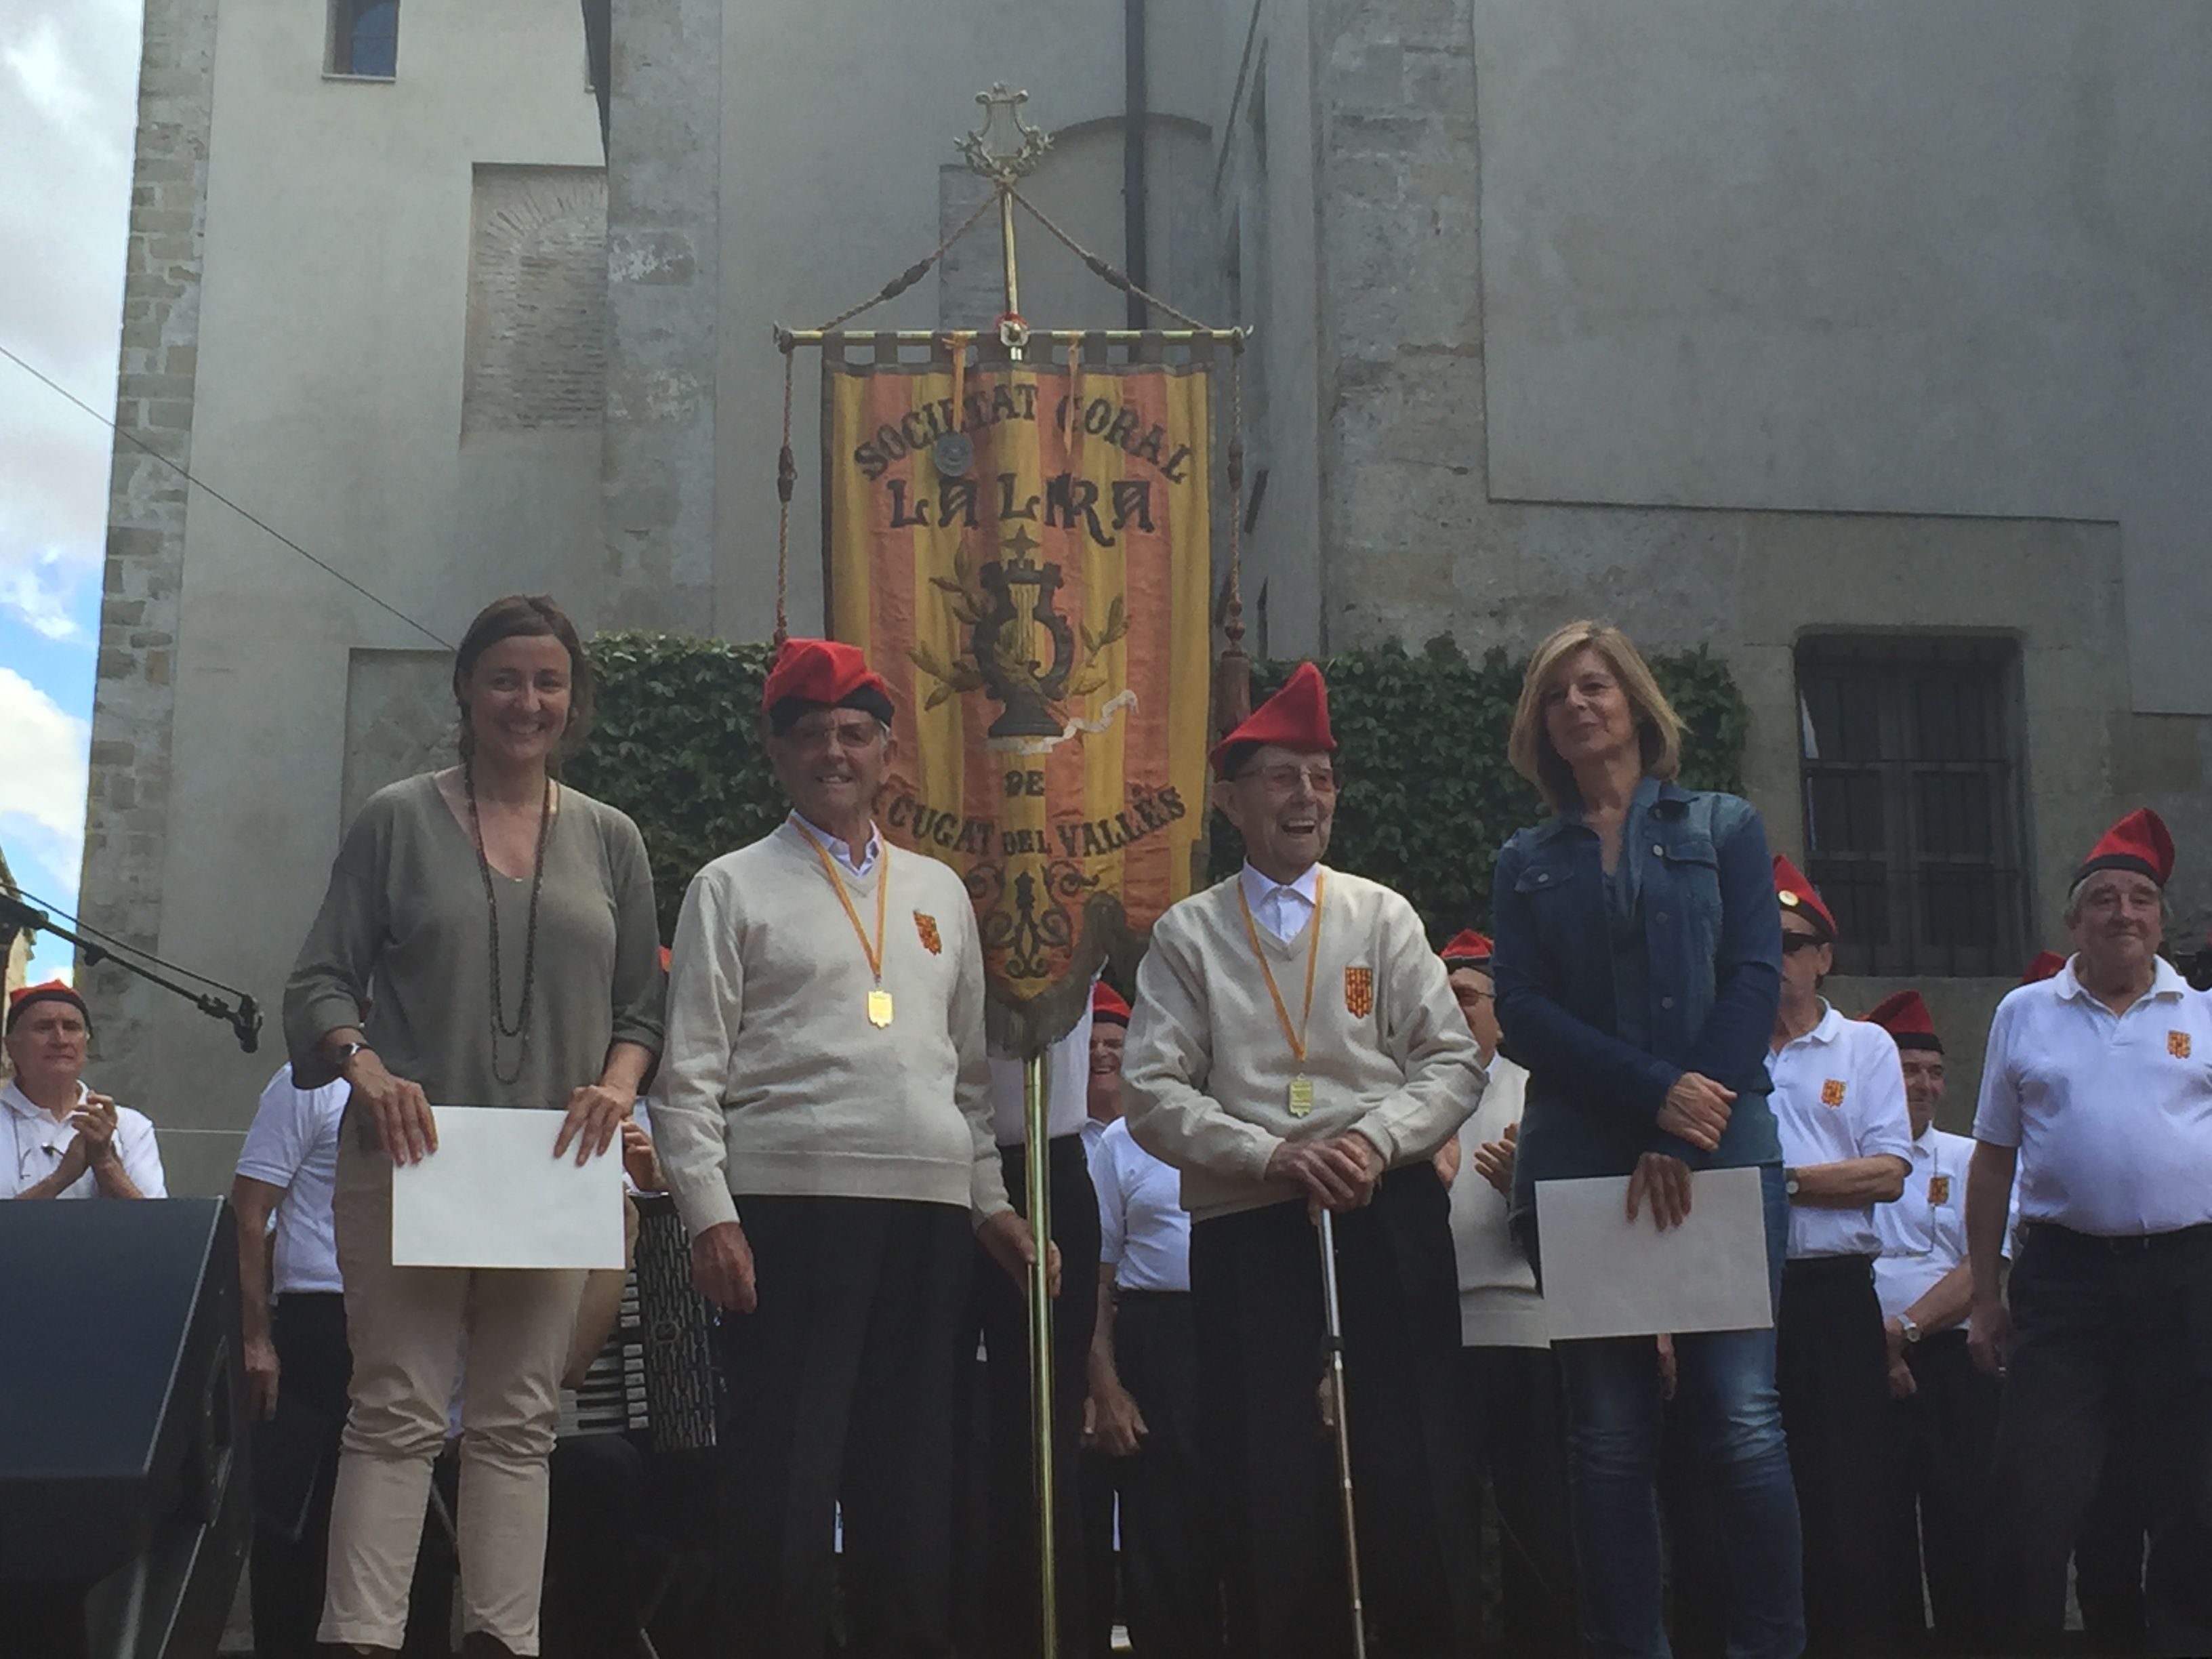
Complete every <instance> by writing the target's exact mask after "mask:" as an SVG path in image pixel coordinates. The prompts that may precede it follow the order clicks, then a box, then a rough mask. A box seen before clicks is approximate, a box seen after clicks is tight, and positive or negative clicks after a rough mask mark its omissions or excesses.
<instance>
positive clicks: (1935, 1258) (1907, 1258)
mask: <svg viewBox="0 0 2212 1659" xmlns="http://www.w3.org/2000/svg"><path fill="white" fill-rule="evenodd" d="M1973 1156H1974V1143H1973V1141H1972V1139H1969V1138H1968V1137H1967V1136H1965V1135H1954V1134H1953V1133H1950V1131H1948V1129H1938V1128H1936V1127H1933V1126H1930V1127H1929V1130H1928V1133H1925V1134H1923V1135H1922V1136H1921V1137H1920V1138H1919V1139H1917V1140H1916V1141H1914V1142H1913V1143H1912V1173H1911V1175H1909V1176H1905V1196H1904V1197H1902V1198H1900V1199H1899V1200H1897V1201H1896V1202H1895V1203H1894V1204H1877V1205H1875V1206H1874V1227H1875V1231H1876V1232H1877V1233H1879V1234H1881V1255H1880V1256H1879V1257H1878V1258H1876V1260H1875V1264H1874V1290H1875V1296H1876V1297H1878V1298H1879V1299H1880V1301H1881V1316H1882V1317H1883V1318H1884V1319H1894V1318H1896V1317H1897V1316H1898V1315H1899V1314H1901V1313H1903V1312H1904V1311H1905V1310H1906V1309H1908V1308H1910V1307H1911V1305H1912V1304H1914V1303H1916V1302H1917V1301H1919V1300H1920V1298H1921V1297H1923V1296H1925V1295H1927V1294H1928V1292H1929V1291H1931V1290H1933V1289H1934V1288H1935V1287H1936V1281H1937V1280H1938V1279H1942V1277H1943V1275H1944V1274H1946V1273H1949V1272H1950V1271H1951V1270H1952V1269H1953V1268H1954V1267H1957V1266H1958V1265H1959V1264H1960V1262H1961V1261H1965V1260H1966V1168H1967V1165H1968V1164H1971V1163H1972V1161H1973ZM2017 1191H2018V1189H2017V1188H2015V1207H2017V1203H2018V1198H2017ZM2011 1243H2012V1229H2011V1227H2010V1226H2009V1225H2008V1226H2007V1227H2006V1229H2005V1252H2004V1253H2005V1255H2007V1256H2010V1255H2011V1254H2012V1249H2011Z"/></svg>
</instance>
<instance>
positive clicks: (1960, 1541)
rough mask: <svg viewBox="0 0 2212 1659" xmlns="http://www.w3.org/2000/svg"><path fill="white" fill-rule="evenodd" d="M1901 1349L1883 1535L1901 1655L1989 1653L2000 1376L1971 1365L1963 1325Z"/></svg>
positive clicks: (1994, 1632) (1993, 1631)
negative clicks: (1907, 1374) (1902, 1392)
mask: <svg viewBox="0 0 2212 1659" xmlns="http://www.w3.org/2000/svg"><path fill="white" fill-rule="evenodd" d="M1905 1363H1906V1364H1909V1365H1910V1366H1911V1368H1912V1381H1913V1384H1914V1391H1913V1393H1912V1394H1911V1396H1910V1397H1908V1398H1906V1399H1904V1400H1893V1401H1890V1402H1889V1435H1890V1439H1889V1450H1890V1459H1891V1463H1890V1468H1891V1486H1890V1503H1891V1510H1890V1519H1889V1523H1888V1526H1887V1528H1886V1531H1885V1535H1886V1536H1887V1538H1888V1540H1889V1545H1890V1552H1891V1553H1890V1564H1889V1588H1890V1595H1891V1596H1892V1598H1893V1601H1894V1603H1895V1607H1896V1612H1895V1614H1894V1620H1895V1625H1896V1630H1897V1639H1898V1644H1899V1647H1900V1648H1901V1649H1903V1650H1905V1651H1907V1652H1917V1653H1926V1654H1942V1655H1945V1656H1951V1655H1959V1654H1978V1653H1988V1652H1990V1651H1992V1650H1994V1644H1995V1643H1996V1638H1997V1626H1996V1615H1997V1607H1996V1599H1995V1595H1994V1593H1993V1588H1992V1579H1991V1573H1992V1571H1993V1570H1994V1568H1995V1565H1996V1562H1995V1553H1994V1551H1993V1549H1992V1547H1991V1543H1990V1516H1992V1515H1994V1514H1995V1513H1996V1440H1997V1407H1998V1389H1997V1383H1996V1378H1994V1377H1992V1376H1988V1375H1987V1374H1986V1373H1984V1371H1983V1370H1981V1369H1980V1368H1979V1367H1978V1366H1977V1365H1976V1364H1974V1361H1973V1358H1972V1356H1971V1355H1970V1354H1968V1353H1967V1352H1966V1332H1965V1331H1964V1330H1963V1329H1959V1330H1949V1331H1942V1332H1939V1333H1937V1334H1936V1335H1934V1336H1931V1337H1929V1338H1927V1339H1926V1340H1924V1341H1921V1342H1918V1343H1915V1344H1912V1345H1911V1346H1908V1347H1907V1348H1906V1349H1905ZM1923 1575H1924V1577H1925V1579H1926V1583H1927V1605H1926V1608H1925V1610H1924V1611H1923V1607H1922V1601H1921V1584H1922V1580H1923ZM1929 1613H1932V1614H1933V1615H1934V1626H1933V1629H1932V1630H1931V1629H1930V1627H1929V1619H1928V1614H1929Z"/></svg>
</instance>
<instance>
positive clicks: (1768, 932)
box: [1491, 778, 1782, 1213]
mask: <svg viewBox="0 0 2212 1659" xmlns="http://www.w3.org/2000/svg"><path fill="white" fill-rule="evenodd" d="M1608 887H1611V888H1612V889H1613V892H1612V894H1611V895H1610V896H1608V893H1607V889H1608ZM1492 932H1493V934H1494V937H1495V941H1496V947H1495V948H1496V951H1497V955H1496V957H1495V959H1494V960H1493V962H1492V964H1491V968H1492V977H1493V979H1494V981H1495V982H1496V986H1497V993H1498V1024H1499V1025H1500V1027H1501V1028H1502V1029H1503V1030H1504V1052H1505V1053H1506V1054H1508V1055H1509V1056H1510V1057H1511V1058H1512V1059H1513V1060H1516V1061H1517V1062H1519V1063H1520V1064H1521V1065H1522V1066H1525V1067H1527V1068H1528V1073H1529V1079H1528V1104H1527V1108H1526V1115H1525V1116H1524V1117H1523V1119H1522V1125H1521V1134H1520V1140H1519V1146H1518V1150H1517V1152H1516V1158H1515V1160H1514V1162H1515V1169H1514V1209H1515V1211H1516V1213H1518V1212H1521V1211H1522V1210H1525V1209H1527V1208H1528V1206H1530V1205H1531V1203H1532V1201H1533V1187H1534V1183H1535V1182H1539V1181H1553V1180H1560V1179H1566V1178H1571V1177H1575V1176H1604V1175H1626V1174H1627V1173H1628V1172H1629V1171H1630V1170H1632V1169H1633V1168H1634V1167H1635V1165H1636V1160H1637V1159H1638V1158H1639V1157H1640V1156H1641V1155H1642V1154H1644V1153H1645V1152H1666V1153H1668V1154H1670V1155H1671V1156H1674V1157H1676V1158H1680V1159H1682V1160H1683V1161H1684V1162H1685V1163H1686V1164H1689V1165H1690V1166H1691V1167H1692V1169H1704V1168H1711V1169H1726V1168H1731V1167H1735V1166H1738V1165H1744V1164H1769V1163H1776V1162H1778V1161H1779V1160H1780V1158H1781V1156H1782V1151H1781V1146H1780V1143H1779V1142H1778V1139H1776V1135H1775V1129H1774V1115H1773V1113H1772V1112H1771V1110H1770V1109H1768V1106H1767V1103H1766V1096H1767V1092H1768V1090H1769V1088H1770V1087H1771V1082H1770V1079H1768V1077H1767V1073H1766V1052H1767V1047H1768V1042H1769V1039H1770V1037H1771V1035H1772V1032H1773V1030H1774V1010H1775V1003H1776V1000H1777V999H1778V996H1779V995H1780V989H1781V980H1782V921H1781V912H1780V909H1779V908H1778V906H1777V905H1776V904H1775V902H1774V883H1773V871H1772V866H1771V862H1770V860H1769V858H1768V854H1767V850H1766V829H1765V825H1764V824H1763V823H1761V822H1760V821H1759V814H1758V812H1757V811H1755V810H1753V807H1752V805H1751V804H1750V803H1749V802H1748V801H1745V800H1741V799H1738V798H1736V797H1735V796H1734V795H1724V794H1717V793H1702V792H1692V791H1690V790H1686V789H1684V788H1681V787H1680V786H1678V785H1676V784H1674V783H1668V782H1662V781H1659V780H1657V779H1655V778H1646V779H1644V781H1643V782H1642V783H1641V784H1639V785H1638V787H1637V791H1636V796H1635V799H1634V800H1633V801H1632V804H1631V805H1630V807H1629V810H1628V815H1627V818H1626V822H1625V823H1624V824H1623V826H1622V832H1621V853H1620V865H1619V866H1618V868H1617V870H1616V871H1615V872H1614V877H1613V881H1612V882H1610V883H1609V882H1608V881H1607V878H1606V875H1605V869H1604V864H1603V860H1602V856H1601V852H1600V849H1599V846H1598V838H1597V835H1596V832H1595V831H1594V830H1592V829H1589V827H1588V826H1586V825H1585V824H1584V823H1583V821H1582V815H1581V813H1580V812H1579V811H1573V810H1570V811H1565V812H1563V813H1561V814H1560V815H1559V817H1554V818H1553V819H1551V820H1550V821H1549V822H1547V823H1541V824H1537V825H1535V826H1534V828H1531V829H1523V830H1522V831H1521V832H1520V833H1519V834H1517V835H1516V836H1514V837H1513V839H1512V840H1510V841H1509V842H1506V843H1505V846H1504V848H1503V849H1502V850H1501V851H1500V852H1499V854H1498V872H1497V878H1496V880H1495V882H1494V884H1493V885H1492ZM1639 945H1640V949H1639V948H1638V946H1639ZM1685 1072H1699V1073H1703V1074H1704V1075H1705V1076H1707V1077H1710V1078H1711V1079H1713V1080H1714V1081H1715V1082H1717V1083H1719V1084H1722V1085H1724V1086H1725V1087H1728V1088H1730V1089H1734V1090H1735V1091H1736V1101H1735V1105H1734V1107H1733V1108H1732V1109H1731V1110H1730V1112H1729V1122H1728V1127H1727V1129H1726V1130H1725V1131H1724V1132H1723V1134H1722V1137H1721V1144H1720V1146H1719V1149H1718V1150H1717V1151H1716V1152H1711V1153H1706V1152H1699V1150H1698V1149H1697V1148H1695V1147H1693V1146H1690V1145H1689V1144H1688V1143H1687V1142H1686V1141H1683V1140H1680V1139H1677V1138H1676V1137H1674V1136H1673V1135H1670V1134H1667V1133H1664V1132H1662V1130H1661V1129H1660V1128H1659V1127H1657V1123H1656V1119H1657V1117H1658V1115H1659V1110H1660V1109H1661V1107H1662V1106H1663V1105H1664V1104H1665V1103H1666V1097H1667V1091H1668V1090H1669V1089H1671V1088H1672V1087H1673V1086H1674V1082H1675V1080H1676V1079H1678V1078H1680V1076H1681V1075H1682V1073H1685Z"/></svg>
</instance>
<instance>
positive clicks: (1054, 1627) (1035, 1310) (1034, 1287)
mask: <svg viewBox="0 0 2212 1659" xmlns="http://www.w3.org/2000/svg"><path fill="white" fill-rule="evenodd" d="M1024 1070H1025V1072H1026V1074H1027V1075H1026V1078H1025V1085H1026V1086H1025V1089H1024V1093H1025V1094H1026V1096H1027V1098H1026V1100H1025V1101H1024V1105H1025V1107H1026V1117H1027V1121H1026V1123H1025V1125H1024V1139H1025V1140H1026V1142H1027V1144H1028V1149H1029V1158H1028V1170H1027V1174H1028V1182H1027V1185H1028V1188H1029V1191H1028V1194H1027V1198H1028V1200H1029V1202H1028V1205H1027V1208H1028V1210H1029V1215H1030V1237H1033V1238H1035V1239H1036V1261H1033V1262H1031V1263H1030V1423H1031V1425H1033V1427H1034V1430H1035V1434H1034V1436H1033V1439H1034V1441H1035V1444H1034V1445H1033V1446H1032V1448H1031V1451H1032V1455H1033V1461H1034V1463H1035V1467H1036V1517H1037V1528H1036V1536H1037V1651H1038V1653H1040V1654H1041V1655H1042V1656H1043V1659H1057V1656H1058V1654H1059V1652H1060V1594H1059V1583H1058V1581H1057V1578H1056V1576H1055V1575H1054V1571H1053V1569H1054V1563H1055V1561H1056V1560H1057V1559H1058V1557H1057V1555H1056V1553H1055V1552H1054V1534H1055V1528H1054V1524H1053V1520H1054V1516H1053V1508H1054V1504H1053V1500H1054V1496H1055V1494H1054V1491H1053V1479H1052V1477H1053V1455H1052V1284H1051V1277H1050V1273H1051V1255H1052V1227H1051V1217H1052V1189H1051V1184H1050V1182H1049V1180H1048V1176H1049V1174H1050V1170H1048V1167H1047V1166H1048V1164H1049V1162H1050V1155H1049V1146H1048V1141H1047V1139H1046V1134H1045V1124H1046V1113H1047V1110H1048V1107H1049V1105H1050V1091H1049V1087H1048V1082H1047V1079H1046V1077H1045V1069H1044V1056H1043V1055H1042V1054H1032V1055H1030V1059H1029V1062H1028V1064H1027V1066H1025V1067H1024Z"/></svg>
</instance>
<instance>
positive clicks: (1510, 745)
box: [1505, 621, 1682, 812]
mask: <svg viewBox="0 0 2212 1659" xmlns="http://www.w3.org/2000/svg"><path fill="white" fill-rule="evenodd" d="M1583 651H1595V652H1596V653H1598V655H1599V656H1601V657H1602V658H1604V659H1605V662H1606V666H1607V667H1608V668H1610V669H1611V670H1612V671H1613V679H1614V681H1615V682H1616V683H1617V684H1619V685H1620V690H1621V692H1622V694H1623V695H1624V696H1626V697H1627V699H1628V707H1629V711H1630V712H1631V713H1632V714H1633V715H1634V716H1635V717H1636V732H1637V740H1638V746H1639V747H1640V749H1641V750H1642V751H1643V755H1644V776H1646V777H1648V778H1671V777H1673V776H1674V774H1675V773H1676V772H1677V771H1678V770H1680V767H1681V761H1682V720H1681V716H1680V715H1679V714H1675V712H1674V705H1673V704H1671V703H1669V702H1668V701H1667V694H1666V693H1665V692H1664V691H1662V690H1660V689H1659V682H1658V681H1657V680H1656V679H1654V678H1651V670H1650V666H1649V665H1647V664H1646V663H1645V662H1644V657H1643V653H1640V652H1639V651H1638V650H1637V648H1636V647H1635V645H1634V644H1633V643H1632V641H1630V639H1629V637H1628V635H1626V634H1624V633H1622V632H1621V631H1620V629H1618V628H1615V627H1613V625H1612V624H1611V623H1599V622H1589V621H1583V622H1571V623H1568V624H1567V625H1566V626H1565V627H1564V628H1559V629H1553V631H1552V634H1551V635H1550V636H1549V637H1548V638H1547V639H1546V640H1545V641H1544V642H1543V643H1542V644H1541V645H1540V646H1538V647H1536V650H1535V654H1534V655H1533V656H1531V657H1530V658H1529V659H1528V677H1527V678H1524V679H1523V680H1522V682H1521V702H1520V704H1519V706H1518V707H1516V708H1515V709H1514V711H1513V735H1512V737H1511V738H1509V739H1508V741H1507V744H1506V750H1505V753H1506V757H1507V758H1508V759H1509V760H1510V761H1511V762H1512V763H1513V769H1514V770H1515V771H1516V772H1518V773H1519V774H1520V775H1522V777H1524V778H1526V779H1528V781H1529V782H1531V783H1533V784H1534V785H1535V786H1536V789H1537V792H1538V793H1540V794H1541V795H1542V796H1543V797H1544V802H1545V805H1547V806H1549V807H1550V808H1551V809H1552V810H1553V811H1555V812H1558V811H1565V809H1566V808H1568V807H1569V806H1571V805H1574V804H1575V803H1576V802H1577V801H1578V800H1579V799H1581V797H1580V795H1579V794H1577V792H1576V789H1575V775H1574V773H1573V771H1572V769H1570V768H1569V766H1568V765H1567V763H1566V762H1565V761H1563V760H1561V759H1560V758H1559V750H1556V749H1554V748H1553V747H1552V736H1551V733H1550V732H1547V731H1546V730H1545V729H1544V694H1545V693H1546V692H1547V691H1548V690H1550V689H1551V685H1552V682H1553V680H1554V679H1556V678H1558V677H1559V671H1560V670H1561V669H1562V668H1564V667H1565V666H1566V665H1567V663H1568V662H1569V661H1570V660H1571V659H1573V658H1574V657H1575V655H1576V654H1577V653H1579V652H1583Z"/></svg>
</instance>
